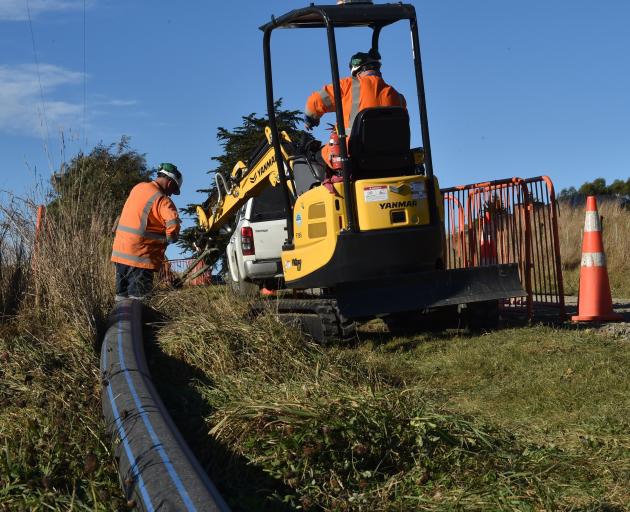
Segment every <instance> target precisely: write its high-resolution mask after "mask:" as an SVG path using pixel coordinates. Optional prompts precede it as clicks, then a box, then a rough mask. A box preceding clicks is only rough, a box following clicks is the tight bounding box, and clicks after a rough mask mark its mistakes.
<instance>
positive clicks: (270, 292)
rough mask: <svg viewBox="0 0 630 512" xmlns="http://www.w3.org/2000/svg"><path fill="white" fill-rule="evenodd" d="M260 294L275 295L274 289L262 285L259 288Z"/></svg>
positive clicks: (265, 295)
mask: <svg viewBox="0 0 630 512" xmlns="http://www.w3.org/2000/svg"><path fill="white" fill-rule="evenodd" d="M260 294H261V295H262V296H263V297H275V296H276V290H270V289H269V288H267V287H265V286H263V287H262V288H261V289H260Z"/></svg>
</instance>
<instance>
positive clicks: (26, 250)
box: [0, 198, 33, 323]
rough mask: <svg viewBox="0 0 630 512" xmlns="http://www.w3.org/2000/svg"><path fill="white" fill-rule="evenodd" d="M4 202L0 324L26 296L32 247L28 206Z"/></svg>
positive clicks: (1, 209)
mask: <svg viewBox="0 0 630 512" xmlns="http://www.w3.org/2000/svg"><path fill="white" fill-rule="evenodd" d="M3 199H4V198H3ZM3 203H4V204H2V205H0V323H2V322H4V321H6V320H7V319H9V318H11V317H12V316H14V315H15V314H16V313H17V311H18V309H19V307H20V305H21V304H22V302H23V300H24V298H25V297H26V294H27V290H28V286H29V281H30V263H31V252H32V246H33V244H32V239H33V223H32V222H31V221H30V217H31V216H30V214H29V213H28V207H27V206H26V205H25V204H24V203H22V202H20V201H18V200H16V199H15V198H10V199H8V200H6V201H3Z"/></svg>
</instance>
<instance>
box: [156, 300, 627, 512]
mask: <svg viewBox="0 0 630 512" xmlns="http://www.w3.org/2000/svg"><path fill="white" fill-rule="evenodd" d="M271 307H272V306H271ZM161 310H162V311H163V312H164V313H166V314H168V315H170V316H171V317H172V320H173V321H172V322H171V323H170V324H168V325H166V326H164V327H163V328H162V329H161V331H160V332H159V337H158V339H159V346H160V348H161V350H162V351H163V354H162V356H161V357H157V362H156V363H155V366H154V367H155V371H156V374H159V375H161V376H162V379H164V380H163V381H162V383H161V386H162V387H163V388H168V387H169V384H168V379H169V373H166V372H164V371H163V370H164V369H166V368H168V369H169V370H170V374H173V373H174V370H177V371H176V372H175V373H176V374H177V378H176V379H175V380H177V386H179V388H178V389H180V390H181V389H184V388H186V389H187V393H188V400H187V401H188V403H189V404H193V403H194V404H196V405H195V406H194V407H195V408H196V409H197V410H199V411H202V413H201V414H200V417H199V418H198V420H199V421H198V423H197V424H196V431H195V433H194V436H193V438H190V437H189V440H190V441H191V444H192V445H193V447H194V449H195V450H196V451H197V453H200V454H202V455H201V457H202V459H203V462H204V463H205V464H206V465H208V466H209V467H211V468H212V469H211V475H212V477H213V479H214V480H215V481H216V482H217V483H218V485H219V486H220V488H221V490H222V491H223V493H224V495H225V496H226V497H227V499H228V501H230V503H231V504H232V505H233V506H234V508H235V509H236V510H247V509H250V510H251V509H252V507H253V508H255V509H258V510H263V509H265V510H267V509H268V510H275V509H282V506H284V505H288V506H289V507H290V508H296V507H301V508H304V509H307V510H321V509H325V510H578V509H579V510H624V509H625V506H626V505H627V503H628V502H629V501H630V494H629V493H628V490H627V489H628V488H630V479H629V474H630V472H629V470H630V468H629V466H628V460H630V442H629V436H628V434H627V432H628V426H629V425H628V418H629V417H630V415H629V414H628V412H629V405H628V404H629V400H630V399H629V398H628V397H629V396H630V395H629V394H628V391H629V389H628V387H629V383H630V377H628V375H627V371H625V370H626V368H627V367H628V362H630V361H629V360H628V358H629V357H630V356H629V348H630V347H629V344H628V343H627V342H625V341H624V340H617V341H612V340H608V339H606V338H602V337H601V336H595V335H594V334H592V333H587V332H576V331H572V330H571V331H560V330H553V329H551V328H548V327H535V328H531V329H529V328H526V329H511V330H504V331H498V332H495V333H493V334H490V335H486V336H481V337H468V336H463V335H456V334H444V335H442V336H437V337H435V336H434V337H429V336H422V335H420V336H415V337H409V338H392V337H391V336H389V335H372V334H370V335H364V336H363V339H362V341H361V343H360V344H359V345H358V346H357V347H355V348H350V347H345V348H343V347H338V348H335V347H332V348H325V349H324V348H322V347H319V346H316V345H312V344H309V343H305V342H304V341H303V340H302V339H301V338H300V336H299V333H296V332H293V331H292V330H291V329H288V328H287V327H285V326H283V325H281V324H279V323H278V322H276V321H275V320H274V318H273V315H271V314H269V315H261V316H258V317H256V318H251V317H250V318H247V305H246V304H244V303H242V302H240V301H238V300H237V299H236V298H235V297H233V296H232V295H231V294H229V293H228V292H226V291H222V290H221V289H216V288H215V289H210V290H187V291H183V292H181V293H178V294H172V295H169V296H168V297H165V298H164V299H163V302H162V304H161ZM366 336H367V337H369V336H372V337H375V336H380V339H379V338H373V339H366ZM162 379H161V380H162ZM179 395H180V396H181V393H180V394H179ZM165 399H166V401H167V404H168V405H169V407H171V408H172V409H173V410H174V411H177V414H175V416H176V418H179V420H177V419H176V421H178V422H179V423H180V424H181V425H184V424H185V423H186V421H185V419H184V417H185V416H184V415H183V414H182V405H181V403H177V398H176V397H175V396H171V397H169V396H168V393H166V394H165ZM183 429H184V430H186V427H185V426H184V427H183ZM217 446H219V447H220V448H221V450H220V451H221V452H222V453H223V454H224V456H223V457H220V458H218V459H217V457H216V453H217V451H216V447H217ZM211 447H215V450H214V451H213V450H212V449H211ZM213 454H214V455H213ZM213 458H214V460H213ZM246 471H249V472H250V473H249V474H253V475H255V478H254V477H252V478H253V480H256V478H258V480H257V481H258V482H262V481H264V478H265V477H266V478H267V480H266V481H265V486H264V487H261V485H260V484H252V478H250V477H249V476H248V477H245V476H244V475H246V474H248V473H245V472H246ZM239 475H240V481H239ZM253 493H254V494H256V500H257V501H256V500H254V501H252V494H253ZM246 498H247V500H248V501H247V500H246ZM606 507H608V508H606Z"/></svg>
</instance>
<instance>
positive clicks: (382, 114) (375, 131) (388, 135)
mask: <svg viewBox="0 0 630 512" xmlns="http://www.w3.org/2000/svg"><path fill="white" fill-rule="evenodd" d="M410 142H411V134H410V130H409V114H408V113H407V111H406V110H405V109H404V108H401V107H373V108H366V109H364V110H362V111H361V112H359V114H358V115H357V117H356V119H355V120H354V124H353V125H352V131H351V133H350V143H349V153H350V161H351V163H352V179H353V180H361V179H366V178H367V179H370V178H388V177H392V176H405V175H409V174H413V172H414V162H413V156H412V153H411V149H410Z"/></svg>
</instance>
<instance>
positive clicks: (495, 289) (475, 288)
mask: <svg viewBox="0 0 630 512" xmlns="http://www.w3.org/2000/svg"><path fill="white" fill-rule="evenodd" d="M335 292H336V293H335V295H336V297H337V304H338V307H339V311H340V312H341V314H342V315H343V316H345V317H348V318H356V319H359V318H368V317H373V316H380V315H386V314H389V313H399V312H404V311H419V310H423V309H428V308H438V307H443V306H452V305H457V304H469V303H476V302H485V301H490V300H499V299H507V298H512V297H523V296H525V295H526V293H525V291H524V290H523V287H522V285H521V282H520V280H519V273H518V265H516V264H509V265H490V266H486V267H476V268H459V269H453V270H435V271H429V272H418V273H416V274H407V275H404V276H400V277H396V278H392V277H388V278H385V279H374V280H367V281H362V282H358V283H356V282H355V283H352V284H350V283H348V284H345V285H344V284H342V285H340V286H339V287H337V288H336V290H335Z"/></svg>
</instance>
